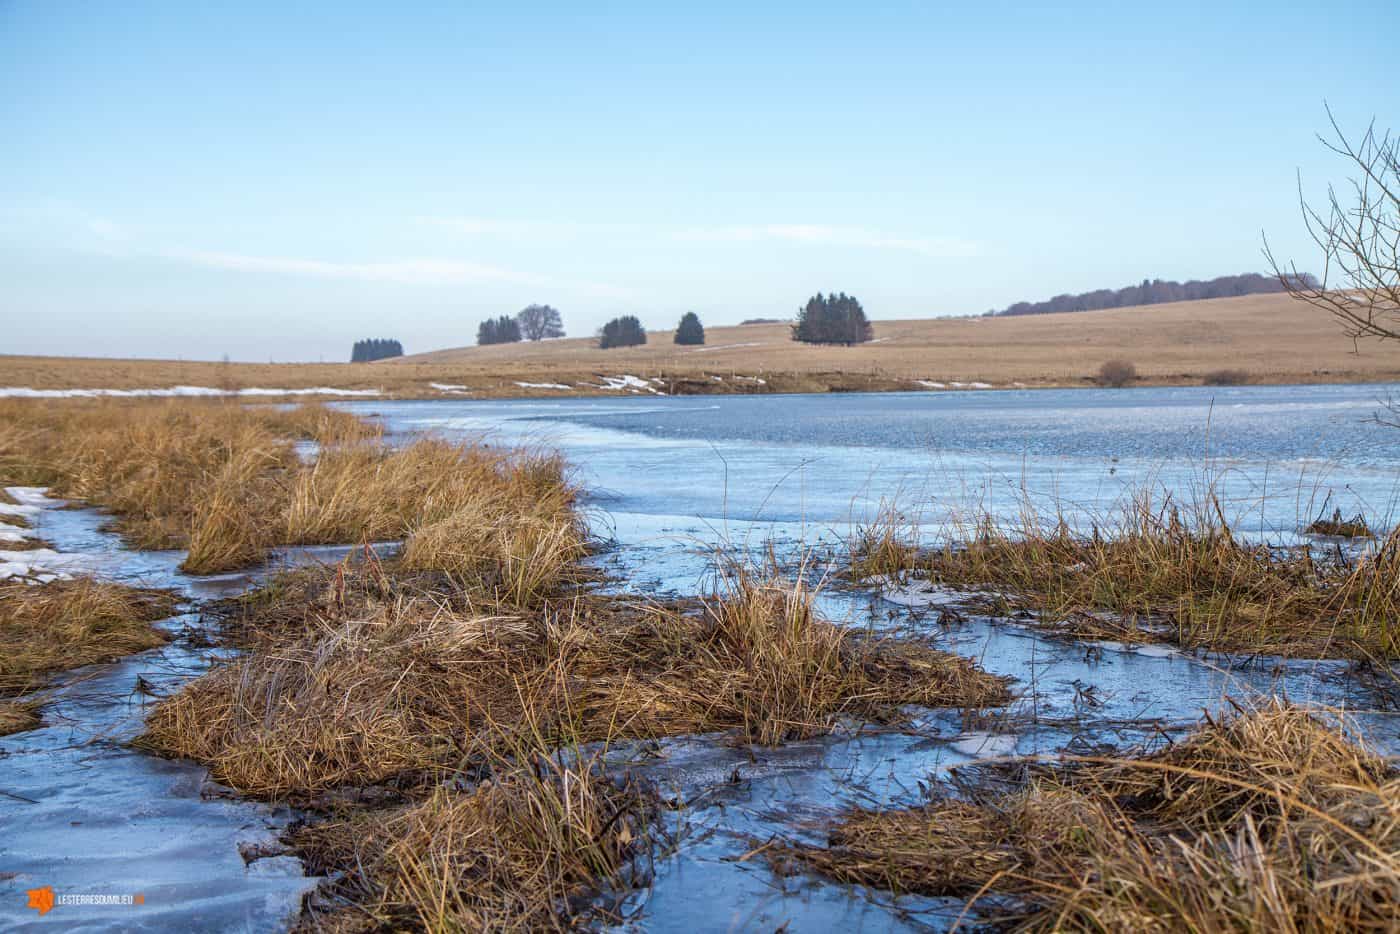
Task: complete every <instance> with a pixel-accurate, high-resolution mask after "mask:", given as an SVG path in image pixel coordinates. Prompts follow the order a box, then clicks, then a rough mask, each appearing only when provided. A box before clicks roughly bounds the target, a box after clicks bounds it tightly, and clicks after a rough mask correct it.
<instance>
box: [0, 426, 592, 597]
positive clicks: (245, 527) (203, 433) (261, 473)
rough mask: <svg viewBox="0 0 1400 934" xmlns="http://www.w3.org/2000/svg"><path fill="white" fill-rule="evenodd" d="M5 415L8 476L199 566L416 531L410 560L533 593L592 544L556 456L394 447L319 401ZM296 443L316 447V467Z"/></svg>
mask: <svg viewBox="0 0 1400 934" xmlns="http://www.w3.org/2000/svg"><path fill="white" fill-rule="evenodd" d="M0 415H3V416H6V417H9V418H10V421H9V422H3V421H0V424H3V425H4V427H3V428H0V471H3V477H0V480H3V481H4V482H8V483H21V482H23V483H38V484H43V485H47V486H49V487H50V488H51V489H52V492H53V493H54V495H57V496H64V497H70V498H74V499H80V500H85V501H87V502H89V503H91V504H92V505H95V506H100V507H102V508H104V509H107V510H109V511H110V512H111V513H112V514H113V515H114V525H115V527H116V528H117V529H118V530H119V531H120V532H122V534H123V535H124V536H125V537H126V539H127V540H128V542H130V543H131V544H132V545H134V546H136V547H138V548H187V549H188V552H189V553H188V555H187V556H186V559H185V561H184V563H183V564H182V568H183V569H184V570H185V571H187V572H189V573H194V574H205V573H214V572H218V571H225V570H230V569H233V568H239V567H246V566H248V565H250V564H255V563H257V562H259V561H261V560H263V558H264V557H265V555H266V553H267V550H268V549H269V548H272V547H274V546H277V545H316V544H354V543H358V542H366V541H381V540H392V539H402V538H405V537H407V536H410V535H413V536H414V537H415V538H417V539H418V541H417V542H416V543H413V545H412V548H411V551H412V553H413V555H414V562H415V566H417V567H423V568H436V569H441V570H447V571H451V572H454V573H458V574H487V575H491V574H496V575H497V576H498V577H499V585H500V586H501V587H503V588H505V589H506V590H508V591H510V592H511V593H513V594H514V595H515V596H516V598H517V599H526V598H528V596H529V595H530V594H533V593H537V592H539V591H540V590H541V588H544V587H547V586H550V585H551V583H552V581H551V580H550V579H548V578H547V577H546V578H543V579H540V578H537V576H536V574H537V571H538V570H539V569H547V568H549V567H552V566H554V563H552V562H556V563H557V561H560V560H564V559H565V558H567V557H569V556H577V555H579V554H581V553H582V550H583V548H584V547H585V539H584V532H583V529H582V523H581V522H580V521H579V520H578V517H577V516H576V515H575V513H574V511H573V501H574V497H575V490H574V487H573V486H572V484H571V483H570V482H569V481H568V479H567V477H566V476H565V471H564V466H563V462H562V461H561V460H560V459H559V458H558V457H557V456H555V455H551V454H543V453H538V452H532V451H513V450H507V449H493V448H490V447H488V446H486V445H482V444H452V443H449V442H445V441H439V440H433V439H422V440H419V441H416V442H414V443H412V444H409V445H407V446H405V447H402V448H393V447H390V446H389V445H388V444H387V443H386V442H385V441H384V440H383V438H382V437H381V433H380V430H379V428H378V427H377V426H374V425H371V424H369V423H367V422H365V421H363V420H361V419H359V418H357V417H355V416H353V415H350V414H348V413H345V412H339V411H335V410H331V409H328V408H326V407H325V406H324V405H321V404H316V403H313V404H309V405H301V406H297V407H295V408H278V407H267V406H259V407H247V406H242V405H239V404H236V403H232V402H213V403H211V402H207V401H190V400H180V401H173V402H171V401H165V402H145V401H131V400H124V401H122V402H121V403H116V402H109V401H103V402H93V401H89V400H65V401H63V402H59V403H52V402H50V401H49V400H45V403H44V404H42V405H41V404H36V403H35V402H34V401H33V400H24V401H11V402H7V403H0ZM294 440H311V441H316V442H318V444H319V450H318V452H317V456H316V457H315V459H314V460H312V461H311V462H310V463H307V462H304V461H303V460H302V459H301V458H300V457H299V456H298V454H297V451H296V450H295V448H294V446H293V441H294ZM488 527H489V530H488V531H484V530H486V529H487V528H488ZM467 532H469V533H471V534H470V535H464V534H463V533H467ZM507 533H509V534H507ZM507 539H509V540H507ZM552 553H557V556H554V555H552Z"/></svg>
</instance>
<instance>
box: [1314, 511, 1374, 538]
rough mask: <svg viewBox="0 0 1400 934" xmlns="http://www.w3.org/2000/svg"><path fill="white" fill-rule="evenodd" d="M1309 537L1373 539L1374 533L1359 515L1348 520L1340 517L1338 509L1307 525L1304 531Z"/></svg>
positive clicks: (1363, 517)
mask: <svg viewBox="0 0 1400 934" xmlns="http://www.w3.org/2000/svg"><path fill="white" fill-rule="evenodd" d="M1305 531H1307V532H1308V534H1310V535H1327V536H1330V537H1332V538H1375V533H1373V532H1372V531H1371V527H1370V526H1369V525H1367V524H1366V517H1365V516H1362V515H1360V514H1358V515H1355V516H1352V517H1351V518H1350V519H1346V518H1343V517H1342V511H1341V510H1340V509H1334V510H1332V515H1331V516H1327V515H1321V516H1318V517H1317V518H1316V519H1314V520H1313V521H1312V522H1310V523H1308V527H1307V529H1306V530H1305Z"/></svg>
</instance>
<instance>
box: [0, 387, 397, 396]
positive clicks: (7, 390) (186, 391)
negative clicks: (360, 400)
mask: <svg viewBox="0 0 1400 934" xmlns="http://www.w3.org/2000/svg"><path fill="white" fill-rule="evenodd" d="M378 395H381V391H380V390H378V389H333V388H331V387H329V386H315V387H312V388H310V389H260V388H252V389H214V388H212V387H209V386H171V387H169V388H166V389H30V388H29V387H28V386H0V397H8V398H17V399H96V398H99V397H108V396H111V397H116V398H122V399H127V398H133V397H137V396H147V397H150V396H154V397H160V398H172V397H177V396H179V397H185V396H199V397H203V396H378Z"/></svg>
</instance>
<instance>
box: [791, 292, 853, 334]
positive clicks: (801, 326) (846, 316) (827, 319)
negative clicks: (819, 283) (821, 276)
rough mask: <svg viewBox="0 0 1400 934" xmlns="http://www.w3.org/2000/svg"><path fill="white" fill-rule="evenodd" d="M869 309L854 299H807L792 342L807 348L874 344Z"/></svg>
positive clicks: (839, 295) (834, 296)
mask: <svg viewBox="0 0 1400 934" xmlns="http://www.w3.org/2000/svg"><path fill="white" fill-rule="evenodd" d="M871 330H872V329H871V327H870V322H869V321H868V320H866V317H865V309H864V308H862V307H860V302H858V301H856V299H855V297H854V296H852V295H847V294H846V293H845V292H839V293H836V294H832V295H827V296H825V297H823V295H822V294H821V293H820V292H818V293H817V294H816V295H813V296H812V297H811V298H809V299H807V304H806V306H805V307H804V308H802V309H801V310H800V311H798V313H797V320H796V321H794V322H793V325H792V339H793V340H795V341H802V342H803V343H807V344H846V345H847V346H849V345H851V344H859V343H863V342H864V341H868V340H870V337H871Z"/></svg>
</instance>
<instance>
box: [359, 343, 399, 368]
mask: <svg viewBox="0 0 1400 934" xmlns="http://www.w3.org/2000/svg"><path fill="white" fill-rule="evenodd" d="M402 356H403V344H400V343H399V342H398V341H396V340H390V339H389V338H386V337H367V338H365V339H364V340H362V341H355V349H354V350H352V351H351V352H350V362H351V363H369V362H370V361H371V360H383V359H384V358H386V357H402Z"/></svg>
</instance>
